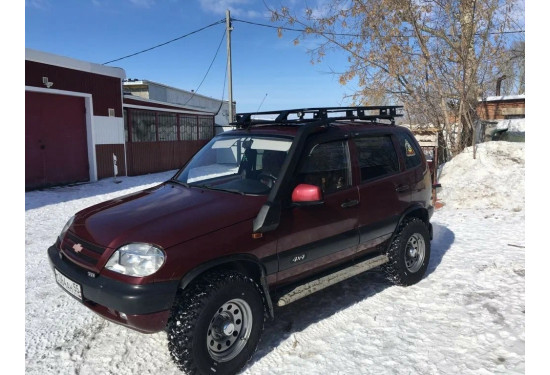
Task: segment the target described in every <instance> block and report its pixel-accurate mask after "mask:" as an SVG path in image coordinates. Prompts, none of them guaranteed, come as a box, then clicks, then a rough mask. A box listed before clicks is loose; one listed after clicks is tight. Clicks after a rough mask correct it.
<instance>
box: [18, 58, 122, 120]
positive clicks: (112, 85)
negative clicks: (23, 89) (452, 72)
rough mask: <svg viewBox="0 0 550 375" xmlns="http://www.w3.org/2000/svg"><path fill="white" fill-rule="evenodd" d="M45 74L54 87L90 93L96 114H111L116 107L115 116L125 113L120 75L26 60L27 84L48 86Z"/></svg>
mask: <svg viewBox="0 0 550 375" xmlns="http://www.w3.org/2000/svg"><path fill="white" fill-rule="evenodd" d="M42 77H48V81H49V82H53V86H52V88H55V89H58V90H66V91H74V92H82V93H88V94H91V95H92V97H93V100H92V101H93V114H94V115H95V116H108V113H109V108H114V110H115V116H116V117H122V81H121V79H120V78H117V77H109V76H104V75H101V74H96V73H89V72H83V71H79V70H75V69H68V68H63V67H59V66H55V65H48V64H42V63H37V62H34V61H28V60H25V86H33V87H45V86H44V84H43V83H42Z"/></svg>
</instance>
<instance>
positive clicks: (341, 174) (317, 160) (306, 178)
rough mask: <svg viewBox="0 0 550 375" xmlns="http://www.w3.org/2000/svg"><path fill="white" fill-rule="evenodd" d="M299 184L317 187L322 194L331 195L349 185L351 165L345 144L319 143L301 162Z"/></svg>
mask: <svg viewBox="0 0 550 375" xmlns="http://www.w3.org/2000/svg"><path fill="white" fill-rule="evenodd" d="M298 182H299V183H305V184H310V185H317V186H319V187H320V188H321V190H322V191H323V193H325V194H327V193H332V192H334V191H337V190H341V189H345V188H347V187H349V186H350V185H351V165H350V162H349V152H348V147H347V142H344V141H338V142H329V143H321V144H318V145H316V146H315V147H313V149H312V150H311V151H310V153H309V155H307V156H306V158H305V160H303V161H302V165H301V168H300V173H299V176H298Z"/></svg>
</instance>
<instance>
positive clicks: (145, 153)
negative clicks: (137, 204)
mask: <svg viewBox="0 0 550 375" xmlns="http://www.w3.org/2000/svg"><path fill="white" fill-rule="evenodd" d="M206 143H208V140H204V141H166V142H134V143H128V144H127V145H126V152H127V164H128V175H129V176H137V175H141V174H146V173H155V172H162V171H168V170H171V169H178V168H181V167H182V166H183V165H184V164H185V163H187V161H188V160H189V159H190V158H191V157H192V156H193V155H195V153H196V152H197V151H198V150H200V149H201V147H202V146H204V145H205V144H206Z"/></svg>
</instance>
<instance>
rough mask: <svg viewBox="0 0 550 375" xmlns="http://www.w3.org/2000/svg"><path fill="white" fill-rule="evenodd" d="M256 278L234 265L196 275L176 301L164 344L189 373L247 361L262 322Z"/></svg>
mask: <svg viewBox="0 0 550 375" xmlns="http://www.w3.org/2000/svg"><path fill="white" fill-rule="evenodd" d="M264 312H265V310H264V303H263V298H262V294H261V292H260V290H259V288H258V286H257V284H256V283H255V282H254V281H253V280H252V279H250V278H249V277H247V276H244V275H242V274H240V273H237V272H233V271H226V272H216V273H213V274H209V275H206V276H203V277H201V279H199V280H198V281H196V282H194V283H193V284H192V285H191V286H190V287H189V288H187V289H186V290H185V291H184V292H183V293H182V295H181V297H180V298H179V299H178V301H177V302H176V304H175V306H174V308H173V312H172V316H171V318H170V320H169V322H168V327H167V330H168V346H169V349H170V354H171V356H172V359H173V360H174V362H175V363H176V364H177V365H178V367H179V368H180V369H181V370H183V371H185V372H186V373H188V374H234V373H236V372H238V371H239V370H240V369H241V368H242V367H243V366H244V365H245V364H246V362H248V360H249V359H250V357H251V356H252V354H253V353H254V351H255V350H256V347H257V345H258V342H259V340H260V335H261V332H262V330H263V326H264V316H265V314H264Z"/></svg>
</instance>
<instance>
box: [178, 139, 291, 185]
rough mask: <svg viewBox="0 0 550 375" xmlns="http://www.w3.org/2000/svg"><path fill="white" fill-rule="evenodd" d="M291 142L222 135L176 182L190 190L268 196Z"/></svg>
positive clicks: (193, 161) (185, 169) (195, 158)
mask: <svg viewBox="0 0 550 375" xmlns="http://www.w3.org/2000/svg"><path fill="white" fill-rule="evenodd" d="M291 144H292V139H290V138H282V137H273V136H272V137H269V136H250V135H246V136H243V135H227V134H226V135H219V136H217V137H215V138H213V139H212V140H211V141H210V142H209V143H208V144H207V145H206V146H204V147H203V148H202V150H201V151H200V152H199V153H198V154H197V155H195V157H193V159H192V160H191V161H190V162H189V164H187V166H186V167H185V168H184V169H183V170H182V171H181V172H180V173H179V174H178V175H176V177H175V179H176V180H177V181H179V182H181V183H184V184H186V185H188V186H190V187H201V188H207V189H213V190H223V191H228V192H233V193H239V194H259V195H261V194H268V193H269V192H270V191H271V188H272V187H273V186H274V185H275V183H276V182H277V179H278V178H279V173H280V171H281V166H282V165H283V162H284V160H285V158H286V156H287V154H288V150H289V149H290V145H291Z"/></svg>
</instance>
